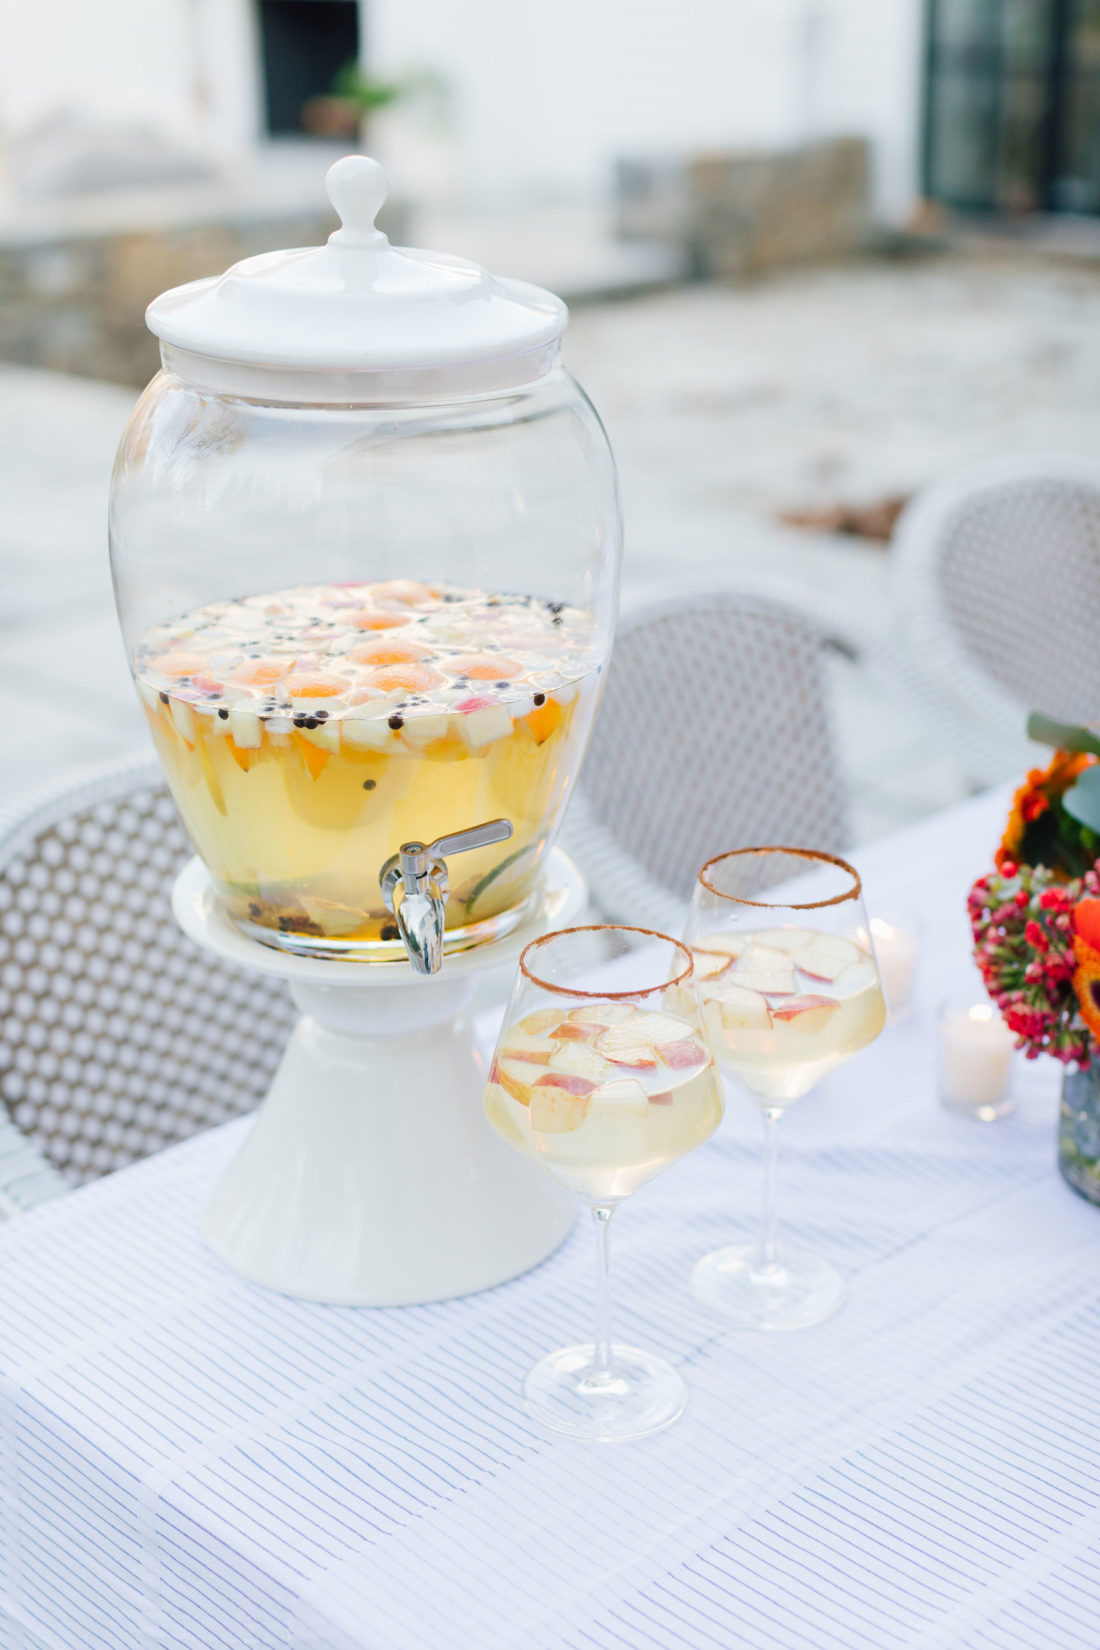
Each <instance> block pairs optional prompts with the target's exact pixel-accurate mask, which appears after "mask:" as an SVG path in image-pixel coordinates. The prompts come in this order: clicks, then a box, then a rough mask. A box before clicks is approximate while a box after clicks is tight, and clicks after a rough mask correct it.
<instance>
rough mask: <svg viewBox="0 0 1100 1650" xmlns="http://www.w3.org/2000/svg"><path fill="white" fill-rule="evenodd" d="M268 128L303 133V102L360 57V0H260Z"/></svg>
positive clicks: (320, 92) (323, 90)
mask: <svg viewBox="0 0 1100 1650" xmlns="http://www.w3.org/2000/svg"><path fill="white" fill-rule="evenodd" d="M260 51H261V58H262V62H263V75H264V102H265V112H266V116H267V129H268V131H269V132H271V133H272V134H274V135H278V134H280V133H289V132H301V131H302V130H303V126H302V106H303V105H304V104H305V103H307V102H308V101H309V99H310V98H311V97H320V96H323V95H324V94H325V93H327V92H331V91H332V83H333V80H334V79H335V77H336V75H337V74H338V73H339V71H340V70H341V69H342V68H343V67H344V66H345V64H348V63H354V62H355V61H356V59H357V58H358V56H359V7H358V4H357V0H260Z"/></svg>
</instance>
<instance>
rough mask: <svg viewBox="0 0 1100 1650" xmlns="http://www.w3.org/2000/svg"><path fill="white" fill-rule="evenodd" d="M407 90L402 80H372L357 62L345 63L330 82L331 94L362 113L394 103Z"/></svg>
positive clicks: (366, 113) (368, 112)
mask: <svg viewBox="0 0 1100 1650" xmlns="http://www.w3.org/2000/svg"><path fill="white" fill-rule="evenodd" d="M407 90H408V86H407V84H406V82H405V81H403V80H374V79H373V78H372V77H371V76H370V75H368V74H365V73H364V71H363V69H362V68H361V67H360V65H359V64H358V63H345V64H344V67H343V68H342V69H341V70H340V71H339V73H338V74H337V76H336V78H335V79H334V80H333V82H332V91H333V96H334V97H342V98H344V99H345V100H346V101H347V102H348V103H353V104H354V105H355V107H356V108H357V109H358V110H359V112H360V114H363V115H369V114H371V113H373V111H374V110H375V109H385V108H386V107H387V106H388V105H389V104H391V103H396V102H397V100H398V98H400V97H404V95H405V93H406V92H407Z"/></svg>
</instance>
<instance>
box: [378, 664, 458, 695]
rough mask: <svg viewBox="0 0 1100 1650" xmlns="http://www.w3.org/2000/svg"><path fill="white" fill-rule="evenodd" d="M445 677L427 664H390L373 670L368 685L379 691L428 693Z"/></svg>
mask: <svg viewBox="0 0 1100 1650" xmlns="http://www.w3.org/2000/svg"><path fill="white" fill-rule="evenodd" d="M442 680H443V677H442V676H441V675H440V674H439V672H438V670H431V669H430V668H429V667H428V666H427V665H390V666H387V667H386V668H385V669H383V670H372V671H371V673H370V675H369V676H368V678H367V686H368V687H372V688H376V689H377V690H378V692H379V693H427V691H428V689H429V688H433V687H438V686H439V684H440V682H442Z"/></svg>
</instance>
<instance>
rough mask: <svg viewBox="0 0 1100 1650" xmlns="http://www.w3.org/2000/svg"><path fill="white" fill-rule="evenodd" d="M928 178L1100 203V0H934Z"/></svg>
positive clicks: (928, 187)
mask: <svg viewBox="0 0 1100 1650" xmlns="http://www.w3.org/2000/svg"><path fill="white" fill-rule="evenodd" d="M924 190H925V194H926V195H928V196H929V197H930V198H932V199H933V200H940V201H943V202H944V204H945V205H947V206H953V207H956V208H959V209H961V210H968V211H978V212H1036V211H1040V212H1100V0H928V9H927V58H926V77H925V128H924Z"/></svg>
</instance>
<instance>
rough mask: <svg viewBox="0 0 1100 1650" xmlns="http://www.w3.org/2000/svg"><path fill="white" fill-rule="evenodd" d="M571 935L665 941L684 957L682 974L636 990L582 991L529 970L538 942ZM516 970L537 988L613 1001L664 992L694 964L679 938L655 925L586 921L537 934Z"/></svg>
mask: <svg viewBox="0 0 1100 1650" xmlns="http://www.w3.org/2000/svg"><path fill="white" fill-rule="evenodd" d="M571 934H642V935H644V936H645V938H646V939H650V940H665V941H666V942H667V943H668V944H669V945H673V946H675V947H676V949H677V951H680V952H682V953H683V955H684V957H685V958H686V959H687V967H686V968H685V969H684V971H683V973H682V974H677V975H676V976H675V977H674V978H673V979H671V980H662V981H661V982H660V983H659V984H658V985H646V986H642V987H640V989H639V990H637V991H582V990H580V988H579V987H577V986H569V985H555V984H554V983H553V981H552V980H544V979H542V977H541V976H540V975H538V974H535V973H533V972H532V970H531V969H530V968H528V966H527V959H528V957H529V956H530V955H531V952H532V951H537V950H538V948H539V946H540V945H547V944H548V943H549V942H550V941H551V940H562V939H567V938H568V937H569V936H570V935H571ZM519 971H520V973H521V974H522V975H523V977H524V979H525V980H530V982H531V984H532V985H536V986H538V988H539V990H540V991H554V992H556V993H557V994H558V995H559V996H561V997H586V998H588V999H590V1000H591V1001H592V1002H601V1003H605V1002H612V1003H613V1002H617V1001H619V1000H625V999H626V998H634V997H651V996H652V995H653V994H654V993H655V992H657V991H667V990H668V988H669V986H673V985H681V984H682V983H683V982H684V980H688V979H691V978H692V976H693V975H694V973H695V963H694V960H693V958H692V955H691V952H690V950H689V949H688V947H687V946H686V945H685V944H684V942H683V941H682V940H677V939H673V937H672V935H671V934H662V933H660V932H659V931H658V930H657V929H656V928H632V927H630V925H629V924H628V923H625V922H589V923H583V924H581V926H580V927H578V928H554V929H552V930H551V932H550V933H549V934H540V935H539V937H538V939H537V940H532V941H531V943H530V945H525V946H524V948H523V950H522V951H521V953H520V959H519Z"/></svg>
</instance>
